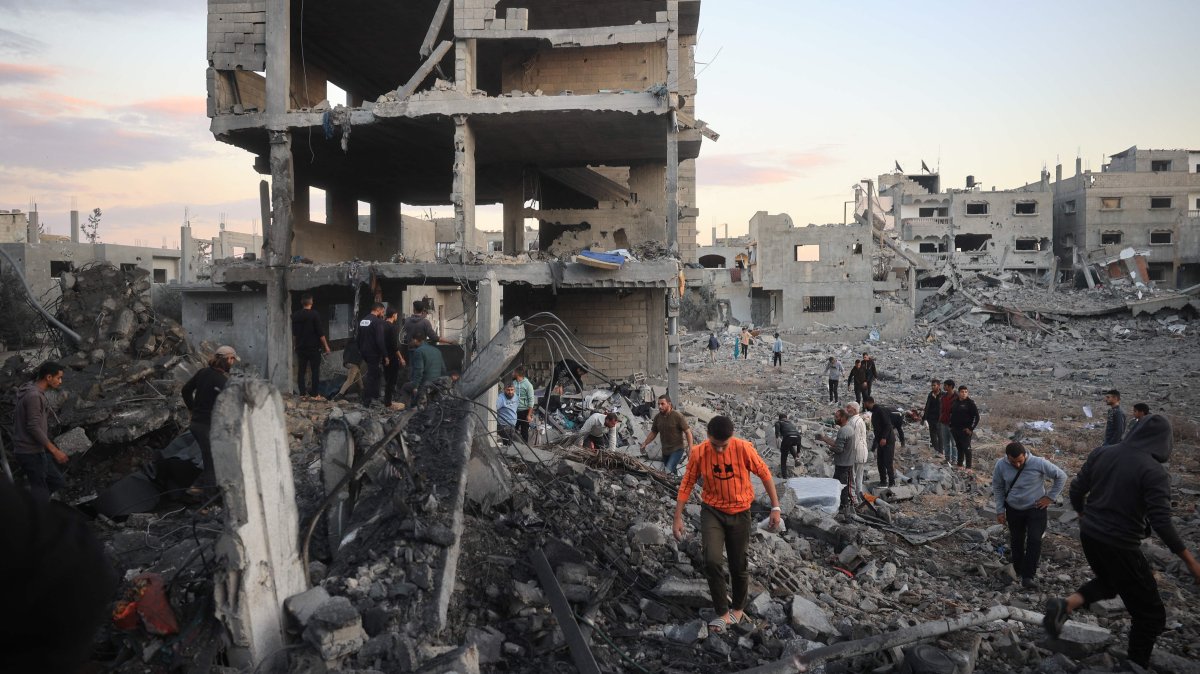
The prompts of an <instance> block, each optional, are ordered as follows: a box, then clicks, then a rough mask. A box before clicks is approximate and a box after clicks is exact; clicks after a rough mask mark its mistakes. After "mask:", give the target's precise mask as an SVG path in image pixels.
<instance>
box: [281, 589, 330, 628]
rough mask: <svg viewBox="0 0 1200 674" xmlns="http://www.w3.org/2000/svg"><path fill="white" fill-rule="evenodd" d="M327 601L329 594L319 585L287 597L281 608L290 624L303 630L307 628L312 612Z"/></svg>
mask: <svg viewBox="0 0 1200 674" xmlns="http://www.w3.org/2000/svg"><path fill="white" fill-rule="evenodd" d="M327 601H329V593H328V592H326V591H325V588H323V587H321V586H320V585H318V586H316V587H314V588H312V589H310V590H305V591H304V592H301V593H300V594H297V595H292V596H291V597H288V598H287V599H286V600H284V602H283V608H284V610H286V611H287V613H288V618H289V619H291V621H292V624H293V625H294V626H295V627H297V628H299V629H300V630H303V629H304V628H305V627H307V626H308V619H309V618H311V617H312V614H313V612H315V611H316V610H317V609H318V608H320V607H321V606H322V605H323V604H324V603H325V602H327Z"/></svg>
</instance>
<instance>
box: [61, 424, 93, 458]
mask: <svg viewBox="0 0 1200 674" xmlns="http://www.w3.org/2000/svg"><path fill="white" fill-rule="evenodd" d="M54 444H55V446H57V447H58V448H59V449H61V450H62V451H63V453H65V454H66V455H67V456H78V455H80V454H82V453H84V452H86V451H87V450H89V449H91V448H92V441H91V439H90V438H88V436H87V433H86V432H85V431H84V430H83V429H82V428H76V429H73V430H70V431H67V432H66V433H63V434H62V435H60V436H58V437H56V438H54Z"/></svg>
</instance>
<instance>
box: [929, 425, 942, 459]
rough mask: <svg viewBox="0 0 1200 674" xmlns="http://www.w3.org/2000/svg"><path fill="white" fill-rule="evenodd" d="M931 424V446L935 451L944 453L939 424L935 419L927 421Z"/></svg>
mask: <svg viewBox="0 0 1200 674" xmlns="http://www.w3.org/2000/svg"><path fill="white" fill-rule="evenodd" d="M926 423H928V424H929V446H930V447H933V451H935V452H937V453H939V454H941V453H942V435H941V431H939V430H938V422H937V421H936V420H934V419H926Z"/></svg>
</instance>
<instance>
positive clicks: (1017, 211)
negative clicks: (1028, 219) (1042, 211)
mask: <svg viewBox="0 0 1200 674" xmlns="http://www.w3.org/2000/svg"><path fill="white" fill-rule="evenodd" d="M1022 207H1029V208H1032V209H1033V210H1030V211H1026V212H1022V211H1021V208H1022ZM1037 214H1038V202H1036V201H1016V202H1013V215H1021V216H1027V215H1037Z"/></svg>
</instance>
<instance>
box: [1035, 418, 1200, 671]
mask: <svg viewBox="0 0 1200 674" xmlns="http://www.w3.org/2000/svg"><path fill="white" fill-rule="evenodd" d="M1170 456H1171V424H1170V423H1169V422H1168V421H1167V420H1166V418H1165V417H1163V416H1161V415H1158V414H1151V415H1149V416H1147V417H1146V418H1144V419H1142V420H1141V421H1140V422H1139V423H1138V425H1137V428H1136V429H1134V431H1133V433H1130V435H1129V437H1127V438H1125V439H1124V440H1122V441H1121V442H1118V443H1117V444H1115V445H1103V446H1101V447H1098V448H1097V449H1094V450H1092V453H1091V454H1090V455H1088V458H1087V461H1086V462H1084V464H1083V468H1081V469H1080V470H1079V475H1077V476H1076V477H1075V479H1074V480H1072V481H1071V489H1070V492H1069V493H1070V497H1071V507H1073V508H1074V509H1075V512H1077V513H1079V541H1080V543H1082V545H1083V554H1084V556H1085V557H1087V561H1088V565H1089V566H1091V567H1092V571H1093V573H1095V574H1096V577H1095V578H1093V579H1092V580H1089V581H1088V582H1086V583H1084V584H1083V585H1081V586H1080V587H1079V589H1078V590H1076V591H1075V593H1074V594H1072V595H1071V596H1069V597H1067V598H1066V599H1050V600H1049V601H1047V602H1046V617H1045V619H1044V621H1043V626H1044V627H1045V628H1046V631H1047V632H1049V633H1050V635H1051V636H1054V637H1057V636H1058V635H1059V634H1060V633H1061V632H1062V626H1063V624H1065V623H1066V621H1067V616H1068V615H1069V614H1070V613H1071V612H1072V611H1075V610H1077V609H1080V608H1087V607H1088V606H1090V605H1091V604H1093V603H1095V602H1097V601H1100V600H1101V599H1111V598H1112V597H1116V596H1120V597H1121V599H1122V600H1123V601H1124V602H1125V608H1126V609H1128V610H1129V617H1130V630H1129V659H1130V660H1131V661H1132V662H1135V663H1137V664H1138V665H1141V666H1142V667H1148V666H1149V665H1150V653H1151V651H1152V650H1154V642H1155V641H1156V640H1157V639H1158V635H1160V634H1162V632H1163V630H1164V629H1165V628H1166V621H1167V611H1166V608H1165V607H1164V606H1163V603H1162V597H1161V596H1159V594H1158V583H1157V582H1156V581H1155V580H1154V572H1153V571H1152V570H1151V569H1150V563H1149V562H1147V561H1146V557H1145V555H1143V554H1142V549H1141V545H1142V539H1143V538H1145V537H1147V536H1148V535H1149V531H1147V524H1149V528H1151V529H1153V530H1154V533H1156V534H1158V537H1159V538H1161V539H1162V542H1163V543H1164V544H1166V546H1167V548H1168V549H1170V551H1171V552H1173V553H1175V554H1176V555H1179V558H1180V559H1182V560H1183V562H1184V564H1185V565H1186V566H1187V569H1188V571H1190V572H1191V574H1192V576H1193V577H1195V578H1196V580H1197V581H1200V563H1197V562H1196V559H1195V557H1193V556H1192V553H1191V552H1189V551H1188V549H1187V547H1186V546H1184V544H1183V541H1182V540H1181V539H1180V538H1179V534H1178V533H1177V532H1176V531H1175V526H1174V525H1173V524H1171V481H1170V478H1169V476H1168V475H1167V471H1166V469H1165V468H1164V467H1163V464H1164V463H1166V462H1167V459H1169V458H1170Z"/></svg>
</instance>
